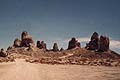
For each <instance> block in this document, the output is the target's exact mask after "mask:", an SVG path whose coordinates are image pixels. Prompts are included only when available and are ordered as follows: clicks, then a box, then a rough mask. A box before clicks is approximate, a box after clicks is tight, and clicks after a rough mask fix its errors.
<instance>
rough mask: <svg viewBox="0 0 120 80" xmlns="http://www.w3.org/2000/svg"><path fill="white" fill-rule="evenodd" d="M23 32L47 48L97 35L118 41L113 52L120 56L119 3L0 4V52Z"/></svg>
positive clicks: (1, 0) (32, 0) (39, 0)
mask: <svg viewBox="0 0 120 80" xmlns="http://www.w3.org/2000/svg"><path fill="white" fill-rule="evenodd" d="M24 30H25V31H28V32H29V33H30V34H31V35H32V36H33V38H34V40H35V41H36V40H44V41H45V42H46V43H47V46H48V48H52V45H53V43H54V42H57V43H59V46H60V47H64V48H66V47H67V43H66V40H67V39H69V38H71V37H77V38H88V37H90V36H91V34H92V33H93V32H94V31H97V32H98V33H99V34H100V35H101V34H102V35H103V34H104V35H107V36H109V37H110V39H111V41H113V42H114V41H117V43H116V45H115V44H113V45H114V46H115V47H114V46H112V49H114V50H115V51H117V52H120V0H0V48H2V47H4V48H6V47H8V46H9V45H11V44H13V41H14V39H15V38H17V37H20V34H21V32H22V31H24ZM82 45H83V46H84V44H82ZM116 46H118V47H116Z"/></svg>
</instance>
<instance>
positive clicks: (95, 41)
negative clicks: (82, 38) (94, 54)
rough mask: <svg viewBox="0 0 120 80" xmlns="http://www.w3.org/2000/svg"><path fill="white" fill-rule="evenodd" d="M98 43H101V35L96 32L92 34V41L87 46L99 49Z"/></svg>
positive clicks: (91, 48) (90, 48) (89, 48)
mask: <svg viewBox="0 0 120 80" xmlns="http://www.w3.org/2000/svg"><path fill="white" fill-rule="evenodd" d="M98 43H99V35H98V33H97V32H94V33H93V35H92V36H91V40H90V42H89V43H88V44H87V45H86V48H87V49H88V50H97V49H98V46H99V45H98Z"/></svg>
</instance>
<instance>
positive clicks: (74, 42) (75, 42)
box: [68, 37, 81, 50]
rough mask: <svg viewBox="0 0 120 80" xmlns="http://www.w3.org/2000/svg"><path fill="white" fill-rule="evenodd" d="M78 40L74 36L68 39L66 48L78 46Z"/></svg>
mask: <svg viewBox="0 0 120 80" xmlns="http://www.w3.org/2000/svg"><path fill="white" fill-rule="evenodd" d="M80 47H81V46H80V42H78V41H77V40H76V39H75V38H74V37H73V38H72V39H71V40H70V41H69V44H68V50H69V49H73V48H80Z"/></svg>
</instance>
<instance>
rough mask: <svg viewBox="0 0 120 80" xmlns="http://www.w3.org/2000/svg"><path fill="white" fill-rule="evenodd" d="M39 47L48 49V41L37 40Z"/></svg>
mask: <svg viewBox="0 0 120 80" xmlns="http://www.w3.org/2000/svg"><path fill="white" fill-rule="evenodd" d="M37 47H38V48H39V49H47V47H46V43H44V41H41V42H40V41H37Z"/></svg>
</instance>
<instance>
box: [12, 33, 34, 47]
mask: <svg viewBox="0 0 120 80" xmlns="http://www.w3.org/2000/svg"><path fill="white" fill-rule="evenodd" d="M30 45H34V41H33V38H32V37H31V36H30V35H29V34H28V32H26V31H24V32H22V34H21V40H20V39H18V38H16V39H15V41H14V44H13V47H14V48H17V47H30Z"/></svg>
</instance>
